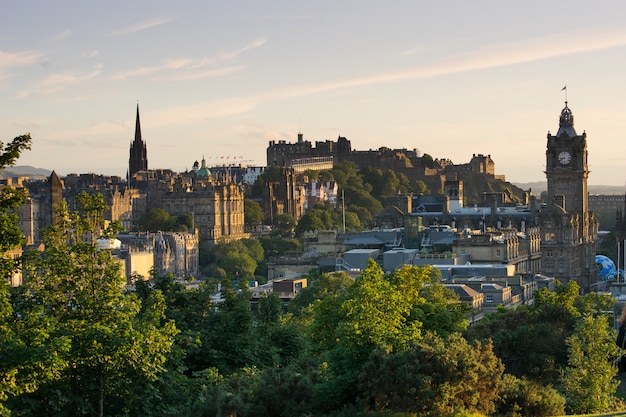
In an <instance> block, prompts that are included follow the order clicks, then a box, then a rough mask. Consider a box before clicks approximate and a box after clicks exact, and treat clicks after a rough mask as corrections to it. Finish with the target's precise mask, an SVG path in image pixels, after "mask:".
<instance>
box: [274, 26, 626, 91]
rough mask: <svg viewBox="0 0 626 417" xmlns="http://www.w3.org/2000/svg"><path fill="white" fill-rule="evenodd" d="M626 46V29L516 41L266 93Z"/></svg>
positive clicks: (464, 69) (436, 74)
mask: <svg viewBox="0 0 626 417" xmlns="http://www.w3.org/2000/svg"><path fill="white" fill-rule="evenodd" d="M625 45H626V31H624V30H619V31H607V32H602V33H576V34H561V35H554V36H550V37H542V38H537V39H529V40H526V41H520V42H515V43H506V44H504V43H503V44H494V45H491V46H490V47H487V48H483V49H480V50H476V51H474V52H468V53H464V54H463V55H459V56H456V57H453V58H450V59H448V60H447V61H444V62H439V63H434V64H430V65H423V66H419V67H414V68H409V69H406V70H399V71H390V72H385V73H378V74H371V75H366V76H363V77H356V78H351V79H343V80H336V81H331V82H327V83H319V84H310V85H300V86H289V87H285V88H279V89H276V90H272V91H267V92H266V93H264V94H263V95H264V96H265V99H280V98H291V97H298V96H305V95H309V94H316V93H322V92H326V91H332V90H338V89H343V88H352V87H359V86H365V85H371V84H379V83H387V82H401V81H407V80H417V79H425V78H432V77H439V76H443V75H449V74H457V73H463V72H468V71H477V70H485V69H489V68H497V67H503V66H508V65H516V64H523V63H528V62H533V61H538V60H543V59H550V58H556V57H560V56H565V55H573V54H579V53H584V52H592V51H597V50H602V49H609V48H616V47H620V46H625Z"/></svg>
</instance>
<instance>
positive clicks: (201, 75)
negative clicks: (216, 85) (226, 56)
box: [155, 65, 247, 81]
mask: <svg viewBox="0 0 626 417" xmlns="http://www.w3.org/2000/svg"><path fill="white" fill-rule="evenodd" d="M246 68H247V67H246V66H244V65H238V66H233V67H227V68H219V69H214V70H207V71H193V72H185V73H181V74H176V75H173V76H172V75H169V76H162V77H156V78H155V79H156V80H170V81H171V80H181V81H191V80H203V79H206V78H220V77H227V76H229V75H233V74H236V73H238V72H241V71H243V70H244V69H246Z"/></svg>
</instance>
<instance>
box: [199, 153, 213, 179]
mask: <svg viewBox="0 0 626 417" xmlns="http://www.w3.org/2000/svg"><path fill="white" fill-rule="evenodd" d="M210 176H211V171H209V168H207V166H206V161H205V160H204V158H202V166H201V167H200V169H199V170H197V171H196V177H204V178H209V177H210Z"/></svg>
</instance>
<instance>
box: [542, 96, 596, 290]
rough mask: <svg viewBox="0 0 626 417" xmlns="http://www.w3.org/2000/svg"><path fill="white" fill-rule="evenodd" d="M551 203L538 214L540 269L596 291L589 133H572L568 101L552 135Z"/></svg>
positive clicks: (548, 161)
mask: <svg viewBox="0 0 626 417" xmlns="http://www.w3.org/2000/svg"><path fill="white" fill-rule="evenodd" d="M547 139H548V143H547V149H546V171H545V173H546V179H547V181H548V192H547V200H546V201H545V203H546V204H545V205H544V207H543V208H542V210H541V213H540V214H539V221H538V224H539V226H540V227H541V253H542V255H541V261H542V262H541V270H542V273H543V274H545V275H548V276H554V277H556V278H558V279H559V280H560V281H561V282H563V283H567V282H568V281H571V280H575V281H576V282H578V284H579V285H580V286H581V288H583V290H585V291H588V290H592V289H594V288H595V286H594V284H595V283H596V281H597V273H596V269H595V252H596V241H597V237H598V222H597V221H596V219H595V217H594V215H593V213H592V212H590V211H589V208H588V192H587V178H588V177H589V168H588V166H587V134H586V133H585V132H583V134H582V135H579V134H577V133H576V130H574V116H573V114H572V111H571V110H570V108H569V107H568V106H567V102H565V107H564V108H563V110H562V111H561V116H560V118H559V130H558V132H557V134H556V135H552V134H550V133H549V132H548V138H547Z"/></svg>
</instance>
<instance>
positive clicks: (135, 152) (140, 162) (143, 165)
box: [128, 104, 148, 180]
mask: <svg viewBox="0 0 626 417" xmlns="http://www.w3.org/2000/svg"><path fill="white" fill-rule="evenodd" d="M128 167H129V170H128V179H129V180H130V179H131V178H132V177H133V175H135V173H137V172H138V171H146V170H147V169H148V151H147V149H146V144H145V143H144V141H143V139H142V138H141V123H140V122H139V104H137V118H136V119H135V140H134V141H133V143H131V145H130V159H129V161H128Z"/></svg>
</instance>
